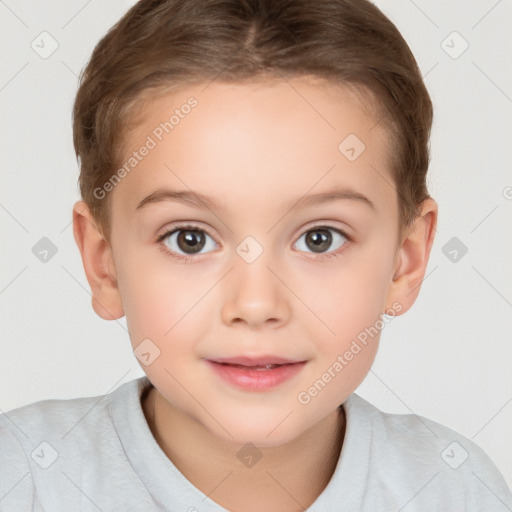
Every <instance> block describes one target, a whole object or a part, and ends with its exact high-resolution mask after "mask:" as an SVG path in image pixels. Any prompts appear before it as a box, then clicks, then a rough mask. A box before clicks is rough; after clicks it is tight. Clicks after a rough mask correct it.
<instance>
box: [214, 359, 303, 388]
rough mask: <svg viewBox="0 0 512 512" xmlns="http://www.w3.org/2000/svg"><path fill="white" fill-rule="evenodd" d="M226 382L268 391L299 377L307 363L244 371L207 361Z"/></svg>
mask: <svg viewBox="0 0 512 512" xmlns="http://www.w3.org/2000/svg"><path fill="white" fill-rule="evenodd" d="M206 362H207V363H208V364H209V365H210V367H211V368H212V369H213V371H214V372H216V373H217V375H219V376H220V377H221V378H222V379H224V381H226V382H227V383H229V384H232V385H234V386H236V387H238V388H242V389H245V390H248V391H266V390H268V389H271V388H274V387H276V386H278V385H279V384H281V383H283V382H285V381H287V380H288V379H291V378H292V377H293V376H295V375H297V374H298V373H299V372H300V371H301V370H302V367H303V366H304V365H305V364H306V361H302V362H301V363H293V364H284V365H282V366H278V367H277V368H274V369H272V370H244V369H242V368H238V367H236V366H230V365H227V364H220V363H214V362H213V361H209V360H207V361H206Z"/></svg>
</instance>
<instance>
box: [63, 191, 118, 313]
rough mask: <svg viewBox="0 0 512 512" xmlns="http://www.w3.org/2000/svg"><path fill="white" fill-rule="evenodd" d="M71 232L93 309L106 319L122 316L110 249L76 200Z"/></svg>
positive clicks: (86, 211) (89, 216) (86, 212)
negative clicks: (89, 290)
mask: <svg viewBox="0 0 512 512" xmlns="http://www.w3.org/2000/svg"><path fill="white" fill-rule="evenodd" d="M73 234H74V237H75V241H76V243H77V245H78V248H79V249H80V254H81V256H82V262H83V265H84V270H85V274H86V276H87V281H89V286H90V287H91V292H92V307H93V309H94V311H95V312H96V314H97V315H98V316H100V317H101V318H103V319H105V320H116V319H117V318H120V317H122V316H123V315H124V310H123V305H122V302H121V295H120V293H119V289H118V287H117V280H116V271H115V267H114V260H113V257H112V249H111V246H110V244H109V243H108V242H107V241H106V240H105V239H104V238H103V235H102V234H101V232H100V230H99V229H98V228H97V227H96V223H95V221H94V219H93V216H92V213H91V211H90V209H89V207H88V206H87V204H86V203H85V202H84V201H78V202H77V203H75V205H74V207H73Z"/></svg>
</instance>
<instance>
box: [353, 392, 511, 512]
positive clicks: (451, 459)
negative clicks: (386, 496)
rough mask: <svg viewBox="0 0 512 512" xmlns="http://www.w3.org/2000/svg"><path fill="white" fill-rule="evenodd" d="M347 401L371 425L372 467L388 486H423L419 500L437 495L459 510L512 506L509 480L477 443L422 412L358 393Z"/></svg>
mask: <svg viewBox="0 0 512 512" xmlns="http://www.w3.org/2000/svg"><path fill="white" fill-rule="evenodd" d="M346 404H347V407H348V410H349V413H348V417H349V418H350V416H349V415H350V413H352V419H353V421H354V422H356V423H357V422H360V421H361V420H362V421H366V422H368V423H369V424H370V425H371V434H370V438H371V441H370V465H371V466H372V468H373V469H372V470H371V472H372V473H373V475H374V477H375V479H377V480H379V481H380V482H381V483H382V484H384V486H385V487H386V489H388V490H389V489H391V490H392V492H393V490H395V491H396V493H397V494H401V495H404V493H403V491H404V489H406V490H407V491H406V493H405V496H406V495H407V492H409V494H410V496H411V497H412V496H413V495H415V493H418V492H419V490H420V489H423V487H424V490H423V491H422V492H421V493H420V494H418V498H417V499H419V500H420V501H421V499H422V498H421V495H423V496H424V499H425V500H427V501H425V503H431V501H428V500H429V499H431V498H429V496H435V499H436V501H437V500H443V499H445V500H446V501H445V503H446V504H448V503H460V504H461V507H463V508H461V510H462V509H465V510H484V509H486V507H489V509H492V510H502V508H503V510H507V508H508V507H511V508H512V495H511V494H510V490H509V488H508V485H507V484H506V482H505V479H504V478H503V476H502V475H501V473H500V472H499V470H498V469H497V468H496V466H495V464H494V463H493V462H492V460H491V459H490V457H489V456H488V455H487V454H486V453H485V452H484V451H483V450H482V448H480V446H478V445H477V444H476V443H475V442H473V441H471V440H470V439H468V438H466V437H464V436H463V435H461V434H459V433H457V432H455V431H454V430H452V429H450V428H448V427H446V426H444V425H441V424H439V423H437V422H435V421H432V420H430V419H428V418H425V417H423V416H418V415H415V414H391V413H386V412H383V411H381V410H379V409H378V408H377V407H375V406H373V405H372V404H370V403H369V402H367V401H366V400H364V399H363V398H362V397H360V396H359V395H356V394H352V395H351V397H350V398H349V400H348V401H347V403H346ZM500 507H502V508H500ZM457 510H459V509H458V508H457Z"/></svg>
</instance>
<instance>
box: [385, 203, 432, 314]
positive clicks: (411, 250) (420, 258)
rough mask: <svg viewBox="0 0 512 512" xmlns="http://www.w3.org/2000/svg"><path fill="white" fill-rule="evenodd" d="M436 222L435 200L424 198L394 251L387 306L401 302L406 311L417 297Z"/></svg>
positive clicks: (402, 310)
mask: <svg viewBox="0 0 512 512" xmlns="http://www.w3.org/2000/svg"><path fill="white" fill-rule="evenodd" d="M436 225H437V203H436V202H435V201H434V200H433V199H431V198H428V199H426V200H425V201H424V202H423V203H422V205H421V209H420V214H419V215H418V217H416V219H415V220H414V222H413V224H412V225H411V226H410V227H409V228H408V230H407V232H406V234H405V236H404V238H403V240H402V242H401V245H400V248H399V250H398V253H397V258H396V266H395V268H394V270H393V277H392V282H391V284H390V287H389V291H388V297H387V300H386V309H387V308H389V307H391V304H393V303H395V302H397V301H398V302H400V304H401V305H402V309H401V311H400V314H403V313H405V312H406V311H407V310H408V309H409V308H410V307H411V306H412V305H413V304H414V301H415V300H416V298H417V296H418V294H419V291H420V288H421V283H422V281H423V279H424V276H425V271H426V268H427V264H428V259H429V256H430V251H431V249H432V244H433V243H434V236H435V231H436Z"/></svg>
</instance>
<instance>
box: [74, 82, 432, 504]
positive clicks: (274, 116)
mask: <svg viewBox="0 0 512 512" xmlns="http://www.w3.org/2000/svg"><path fill="white" fill-rule="evenodd" d="M290 84H293V86H294V88H295V90H294V89H292V88H291V87H290ZM290 84H289V83H286V82H284V81H275V82H272V83H267V82H266V83H251V84H225V83H217V82H214V83H212V84H210V85H209V86H208V87H207V88H205V85H204V84H201V85H197V86H192V85H189V86H187V87H186V88H184V89H182V90H179V91H174V92H172V93H167V94H165V95H163V96H161V97H157V98H155V99H153V100H152V101H150V102H149V103H148V104H147V105H145V108H144V110H143V111H142V112H143V114H144V115H143V116H142V117H141V118H140V119H139V120H138V122H137V124H136V126H135V127H134V128H133V129H131V131H130V132H129V134H128V135H127V139H126V140H127V144H126V148H127V150H126V155H127V157H128V156H129V155H130V154H131V152H132V151H134V150H136V149H137V148H139V147H140V146H141V145H142V144H144V142H145V140H146V138H147V136H148V135H149V134H151V132H152V130H154V128H155V127H156V126H158V125H159V123H161V122H162V121H164V120H165V119H166V118H168V117H169V116H168V115H166V113H167V112H172V111H173V110H174V109H175V108H179V107H180V106H181V105H183V104H184V103H186V101H187V98H189V97H190V96H194V97H195V98H196V99H197V100H198V105H197V107H196V108H194V109H193V110H192V111H191V113H190V114H189V115H188V116H186V117H185V118H184V119H182V120H180V124H179V125H177V126H176V127H175V128H174V130H173V131H172V132H171V133H170V134H169V135H167V136H165V137H164V138H163V140H162V142H160V143H159V144H158V145H157V147H156V148H154V149H152V150H151V151H150V152H149V154H148V155H147V156H146V157H145V158H144V159H143V160H142V161H141V162H140V163H139V164H138V165H137V167H136V168H135V169H134V170H133V171H132V172H131V173H130V174H128V175H127V176H126V177H125V178H124V179H123V180H122V181H121V182H120V183H119V184H118V185H117V186H116V187H115V188H114V190H113V191H112V192H110V193H111V194H112V197H111V200H112V203H111V215H112V217H111V218H112V233H111V240H109V241H107V240H105V239H104V238H103V237H102V235H101V231H100V229H99V226H97V225H96V223H95V222H94V220H93V217H92V215H91V212H90V210H89V208H88V207H87V206H86V205H85V203H84V202H82V201H79V202H77V203H76V204H75V207H74V211H73V214H74V235H75V239H76V242H77V244H78V247H79V249H80V252H81V255H82V260H83V264H84V268H85V272H86V275H87V279H88V281H89V284H90V286H91V290H92V297H93V298H92V305H93V308H94V310H95V311H96V313H97V314H98V315H100V316H101V317H102V318H105V319H108V320H111V319H115V318H119V317H121V316H123V315H126V321H127V325H128V328H129V332H130V338H131V343H132V346H133V348H134V349H135V348H136V347H137V346H138V345H139V344H140V343H141V341H142V340H144V339H147V338H149V339H150V340H151V342H152V343H153V344H154V345H155V346H157V347H158V349H159V350H160V356H159V357H158V358H156V359H155V360H154V362H153V363H152V364H151V365H149V366H144V365H141V366H142V368H143V370H144V371H145V372H146V374H147V375H148V377H149V379H150V380H151V382H152V383H153V385H154V388H153V389H152V390H151V391H150V392H149V393H148V395H147V396H145V397H144V399H143V403H142V405H143V410H144V413H145V415H146V418H147V420H148V424H149V426H150V428H151V431H152V433H153V435H154V437H155V439H156V441H157V442H158V444H159V445H160V447H161V448H162V450H163V451H164V452H165V453H166V454H167V456H168V457H169V458H170V459H171V460H172V461H173V463H174V464H175V465H176V466H177V468H178V469H179V470H180V471H181V472H182V473H183V474H184V475H185V476H186V477H187V478H188V480H190V481H191V482H192V483H193V484H194V485H195V486H196V487H197V488H198V489H200V490H201V491H202V492H204V493H205V494H208V495H209V497H210V498H211V499H212V500H214V501H216V502H217V503H219V504H220V505H222V506H223V507H225V508H227V509H229V510H233V511H242V510H243V511H244V512H247V511H249V512H251V511H256V510H268V511H274V510H276V511H277V510H279V511H295V510H301V509H302V508H306V507H308V506H309V505H311V504H312V503H313V502H314V500H315V499H316V498H317V497H318V495H319V494H320V493H321V492H322V490H323V489H324V488H325V486H326V485H327V483H328V482H329V480H330V478H331V476H332V474H333V471H334V469H335V466H336V463H337V460H338V457H339V454H340V450H341V449H342V444H343V437H344V428H345V418H344V415H343V412H342V409H341V412H340V409H338V406H339V405H340V404H342V403H343V402H344V401H345V400H346V399H347V398H348V396H349V395H350V394H351V393H352V392H353V391H354V390H355V389H356V388H357V387H358V385H359V384H360V383H361V382H362V380H363V379H364V377H365V376H366V375H367V373H368V371H369V370H370V367H371V365H372V363H373V360H374V357H375V354H376V351H377V348H378V342H379V336H378V335H377V336H375V337H374V338H373V339H371V341H370V342H369V343H368V344H367V345H366V346H365V347H364V348H363V349H362V350H361V351H360V352H359V353H358V354H357V355H356V356H354V358H353V359H352V360H351V361H350V362H349V363H348V364H347V365H346V366H345V367H344V368H343V371H342V372H340V373H339V374H337V375H336V377H335V378H333V379H331V381H330V382H329V383H328V384H327V385H326V386H325V387H324V388H323V389H322V390H321V392H319V393H318V394H317V395H316V396H314V397H312V398H311V400H310V401H309V402H308V403H307V404H303V403H300V401H299V400H298V395H299V393H300V392H303V391H305V390H308V388H310V387H311V386H312V385H313V383H314V382H315V381H317V380H318V379H319V378H321V377H322V375H323V374H324V373H325V372H326V371H327V369H328V368H329V367H332V366H333V363H334V362H335V361H336V360H337V357H338V356H339V355H340V354H341V355H342V354H344V353H345V351H346V350H348V349H349V347H350V346H351V343H352V341H353V340H354V339H355V338H356V337H357V335H358V334H359V333H361V332H362V331H364V329H365V328H368V327H370V326H373V325H375V323H376V321H377V320H378V319H379V318H381V314H382V313H384V312H386V311H389V310H390V309H393V310H394V311H395V313H396V315H398V314H403V313H404V312H405V311H407V310H408V309H409V308H410V307H411V305H412V304H413V303H414V301H415V299H416V297H417V295H418V293H419V290H420V285H421V281H422V279H423V277H424V274H425V269H426V265H427V262H428V257H429V254H430V249H431V246H432V242H433V238H434V232H435V225H436V222H437V205H436V203H435V202H434V201H433V200H432V199H428V200H426V201H425V202H424V203H423V204H422V205H421V209H420V215H419V216H418V217H417V218H416V220H415V221H414V223H413V224H412V225H411V226H410V227H409V228H408V229H407V230H406V231H405V232H403V233H400V231H399V224H398V199H397V193H396V190H395V189H394V187H392V186H390V184H392V183H393V178H392V174H391V171H390V157H391V151H392V150H391V148H390V146H389V143H388V138H387V132H386V130H385V127H384V126H382V125H381V124H380V123H377V120H378V117H377V115H376V114H375V113H373V111H372V110H371V108H369V102H368V101H363V100H362V96H361V95H359V94H356V93H355V92H354V91H353V90H351V89H348V88H346V87H341V86H336V85H332V84H329V83H325V82H321V81H318V80H317V81H315V80H312V79H307V78H301V79H298V78H297V79H294V80H293V81H290ZM298 92H300V94H298ZM305 100H307V101H305ZM351 133H353V134H356V135H357V137H358V138H359V139H360V140H362V141H363V142H364V144H365V146H366V149H365V150H364V152H363V153H362V154H361V155H360V156H359V157H358V158H357V159H356V160H355V161H352V162H351V161H349V160H348V159H347V158H346V157H345V156H344V155H343V154H342V153H341V152H340V151H339V150H338V145H339V144H340V142H341V141H342V140H343V139H345V137H347V135H348V134H351ZM372 166H373V167H372ZM377 171H378V172H377ZM379 175H380V176H379ZM160 187H163V188H170V189H174V190H176V189H179V190H189V189H191V190H193V191H196V192H199V193H202V194H205V195H208V196H210V197H212V198H214V199H216V200H217V202H218V203H219V206H220V209H213V210H210V209H208V208H205V207H202V208H201V207H195V206H192V205H186V204H182V203H178V202H171V201H161V202H158V203H151V204H148V205H146V206H145V207H144V208H141V209H140V210H136V207H137V205H138V204H139V202H140V201H141V200H142V199H143V198H145V197H146V196H147V195H149V194H150V193H151V192H153V191H154V190H155V189H157V188H160ZM341 188H343V189H350V190H352V191H356V192H357V193H359V194H362V195H364V196H365V197H366V198H368V199H369V200H370V201H371V203H372V204H373V207H370V206H368V205H367V204H366V203H365V202H364V201H362V200H355V199H337V200H335V201H331V202H327V203H325V204H321V205H315V206H308V207H301V206H300V205H297V204H295V203H296V202H297V201H298V200H299V199H301V198H303V197H304V196H310V195H312V194H317V193H320V192H325V191H330V190H332V189H341ZM294 205H295V206H294ZM181 221H188V222H191V223H193V224H194V225H196V226H197V228H198V229H205V230H207V233H208V234H211V238H210V237H209V236H206V240H207V245H206V246H205V247H204V248H203V249H202V250H201V253H200V254H198V255H193V254H192V255H189V257H190V259H189V260H188V261H186V262H184V261H182V260H179V259H177V258H176V257H175V256H173V254H176V253H178V254H180V255H186V253H185V252H184V251H183V249H182V248H183V244H182V245H181V246H180V245H178V243H177V241H176V235H175V236H174V237H173V240H174V241H172V240H171V237H170V236H169V237H167V239H164V240H163V241H162V242H157V241H156V238H157V236H158V235H160V234H163V233H165V231H170V230H172V229H176V226H177V225H178V222H181ZM319 225H322V226H324V225H328V226H329V227H332V228H334V231H329V233H331V235H332V237H333V238H332V243H331V245H330V246H329V245H328V246H327V247H326V248H325V249H322V251H323V252H314V250H313V249H311V244H309V245H308V244H307V243H306V239H307V234H308V233H310V230H311V229H312V228H313V227H314V226H319ZM336 229H338V230H341V231H342V232H345V234H346V235H347V237H348V238H347V239H345V238H343V237H340V236H336V233H337V232H336V231H335V230H336ZM311 234H312V233H310V235H311ZM247 236H251V237H253V238H254V239H255V240H256V241H257V243H258V244H259V246H260V247H261V248H262V250H263V252H262V254H261V255H260V256H259V257H258V258H257V259H256V260H255V261H253V262H252V263H248V262H246V261H245V260H244V259H242V258H241V257H240V256H239V255H238V254H237V252H236V249H237V247H238V246H239V244H240V243H241V242H242V241H243V240H244V239H245V238H246V237H247ZM166 250H167V252H166ZM251 250H252V249H251ZM171 251H174V253H173V252H171ZM333 253H337V257H334V256H333ZM397 305H398V309H399V311H397ZM258 354H273V355H278V356H282V357H286V358H290V359H293V360H306V361H307V363H306V365H305V366H304V367H303V368H302V370H301V372H300V373H299V374H298V375H296V376H294V377H293V378H292V379H290V380H288V381H286V382H284V383H282V384H280V385H279V386H278V387H276V388H273V389H271V390H267V391H263V392H255V391H247V390H240V389H236V388H234V387H232V386H230V385H229V384H226V383H225V382H224V381H222V380H220V379H219V377H218V376H217V375H216V374H214V373H213V372H212V370H211V368H210V367H209V366H208V365H207V363H206V362H205V359H209V358H215V357H233V356H237V355H258ZM248 442H250V443H253V444H254V445H256V446H257V447H258V449H259V451H260V453H261V454H262V457H261V459H260V460H259V461H258V462H257V463H256V464H255V465H254V466H252V467H250V468H247V467H245V466H244V465H243V464H242V463H241V461H240V460H239V459H238V457H237V452H238V451H239V450H240V448H241V447H242V446H244V445H245V444H246V443H248ZM212 490H213V491H212ZM262 490H264V492H262Z"/></svg>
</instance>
